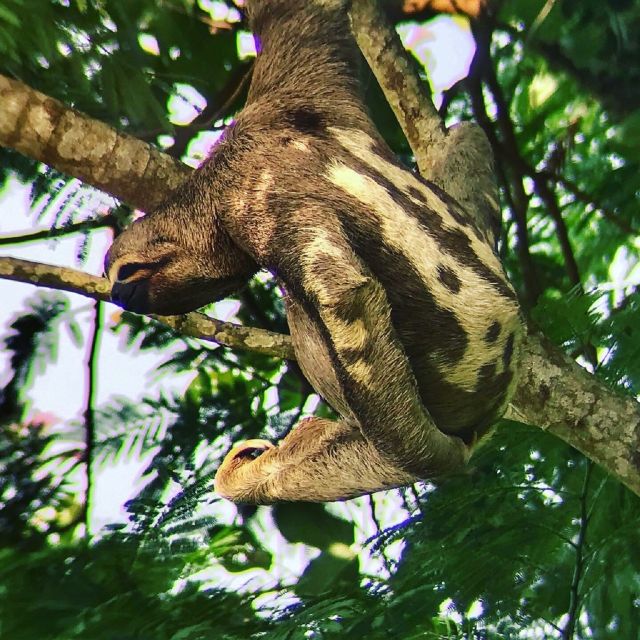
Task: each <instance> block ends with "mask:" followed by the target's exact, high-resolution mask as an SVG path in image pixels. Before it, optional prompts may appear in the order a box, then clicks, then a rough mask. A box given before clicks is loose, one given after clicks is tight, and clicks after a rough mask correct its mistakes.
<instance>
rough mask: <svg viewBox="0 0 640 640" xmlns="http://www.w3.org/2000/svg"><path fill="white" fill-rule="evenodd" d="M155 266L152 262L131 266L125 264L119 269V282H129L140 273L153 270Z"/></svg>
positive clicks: (131, 263) (132, 263)
mask: <svg viewBox="0 0 640 640" xmlns="http://www.w3.org/2000/svg"><path fill="white" fill-rule="evenodd" d="M153 266H154V265H153V263H152V262H130V263H129V264H124V265H122V266H121V267H120V268H119V269H118V276H117V280H119V281H120V282H122V281H124V280H128V279H129V278H132V277H133V276H135V275H136V274H138V273H139V272H140V271H143V270H146V269H153Z"/></svg>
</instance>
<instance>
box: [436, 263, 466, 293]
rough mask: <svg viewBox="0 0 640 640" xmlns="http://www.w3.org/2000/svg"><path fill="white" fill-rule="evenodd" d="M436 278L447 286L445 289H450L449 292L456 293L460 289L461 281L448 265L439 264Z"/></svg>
mask: <svg viewBox="0 0 640 640" xmlns="http://www.w3.org/2000/svg"><path fill="white" fill-rule="evenodd" d="M438 279H439V280H440V282H442V284H443V285H444V286H445V287H447V289H449V291H451V293H458V292H459V291H460V287H461V286H462V283H461V282H460V278H458V276H457V275H456V273H455V272H454V271H453V269H449V267H445V266H444V265H443V264H439V265H438Z"/></svg>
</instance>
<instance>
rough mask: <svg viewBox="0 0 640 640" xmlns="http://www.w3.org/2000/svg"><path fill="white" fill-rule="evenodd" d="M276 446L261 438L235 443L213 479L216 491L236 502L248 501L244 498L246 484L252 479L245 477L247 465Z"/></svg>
mask: <svg viewBox="0 0 640 640" xmlns="http://www.w3.org/2000/svg"><path fill="white" fill-rule="evenodd" d="M276 448H277V447H276V446H275V445H274V444H272V443H271V442H269V441H268V440H259V439H255V440H245V441H244V442H239V443H238V444H236V445H234V446H233V448H232V449H231V451H229V453H227V455H226V456H225V457H224V460H223V461H222V464H221V465H220V467H219V469H218V471H217V472H216V476H215V478H214V480H213V484H214V489H215V491H216V493H218V494H220V495H221V496H223V497H224V498H227V499H229V500H233V501H234V502H245V501H248V500H243V495H244V492H243V488H244V484H245V483H247V484H251V482H250V481H249V482H247V481H248V480H249V479H248V478H246V479H245V478H244V475H245V473H246V472H247V470H248V467H247V465H250V464H251V463H253V462H254V461H255V460H257V459H258V458H260V456H262V455H263V454H264V453H266V452H267V451H270V450H271V449H276ZM244 467H247V469H243V468H244ZM243 480H244V481H243Z"/></svg>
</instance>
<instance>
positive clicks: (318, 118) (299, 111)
mask: <svg viewBox="0 0 640 640" xmlns="http://www.w3.org/2000/svg"><path fill="white" fill-rule="evenodd" d="M286 119H287V122H288V123H289V124H290V125H291V126H292V127H293V128H294V129H296V130H297V131H300V133H306V134H307V135H311V136H321V135H323V134H324V133H325V130H326V125H325V122H324V118H323V117H322V115H321V114H320V113H319V112H318V111H316V110H315V109H314V108H313V107H298V108H296V109H292V110H291V111H287V113H286Z"/></svg>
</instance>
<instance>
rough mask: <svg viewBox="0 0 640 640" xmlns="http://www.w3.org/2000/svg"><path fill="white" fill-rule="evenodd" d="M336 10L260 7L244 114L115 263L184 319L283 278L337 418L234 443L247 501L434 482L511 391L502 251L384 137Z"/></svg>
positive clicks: (228, 493)
mask: <svg viewBox="0 0 640 640" xmlns="http://www.w3.org/2000/svg"><path fill="white" fill-rule="evenodd" d="M356 1H357V0H356ZM344 4H345V3H344V2H343V1H342V0H249V2H248V3H247V5H248V6H247V10H248V15H249V20H250V24H251V28H252V30H253V32H254V34H255V38H256V43H257V44H258V47H259V54H258V58H257V61H256V63H255V68H254V71H253V77H252V83H251V87H250V90H249V96H248V100H247V104H246V106H245V107H244V109H243V110H242V112H241V113H240V114H239V115H238V117H237V119H236V120H235V122H234V123H233V124H232V125H231V126H229V127H228V128H227V130H226V131H225V133H224V136H223V137H222V139H221V141H220V142H219V143H218V144H217V146H216V147H215V150H214V152H213V154H212V155H211V157H210V158H209V159H208V160H207V161H206V162H205V163H204V164H203V165H202V166H201V167H200V168H199V169H198V170H197V171H195V172H194V173H193V174H192V176H191V177H190V178H189V179H188V181H187V182H186V183H185V184H184V185H183V186H181V187H180V188H179V189H177V190H176V192H175V193H174V194H173V195H172V196H171V197H170V198H169V199H168V200H167V201H166V202H165V203H163V204H162V205H161V206H160V207H159V208H158V209H157V210H155V211H153V212H151V213H150V214H149V215H147V216H145V217H144V218H142V219H140V220H138V221H136V222H134V223H133V224H132V225H131V226H130V227H129V228H128V229H127V230H125V231H124V233H122V234H121V235H120V236H119V237H118V238H117V239H116V240H115V242H114V243H113V246H112V247H111V249H110V251H109V253H108V255H107V258H106V271H107V273H108V276H109V278H110V280H111V282H112V285H113V289H112V297H113V299H114V300H115V301H116V302H118V303H120V304H121V305H122V306H124V307H125V308H127V309H130V310H132V311H136V312H139V313H157V314H163V315H170V314H180V313H186V312H188V311H191V310H193V309H196V308H198V307H201V306H203V305H204V304H207V303H210V302H212V301H215V300H219V299H221V298H223V297H224V296H226V295H228V294H229V293H231V292H233V291H236V290H237V289H238V288H240V287H242V286H243V285H244V284H245V283H246V282H247V280H248V279H249V278H251V277H252V276H253V275H254V274H255V273H256V271H257V270H258V269H260V268H263V269H267V270H268V271H270V272H271V273H272V274H273V276H274V277H275V278H276V279H277V281H278V282H279V283H280V285H281V288H282V290H283V292H284V296H285V302H286V310H287V318H288V322H289V327H290V331H291V337H292V340H293V345H294V348H295V352H296V356H297V358H298V360H299V363H300V366H301V368H302V370H303V372H304V373H305V375H306V376H307V378H308V379H309V381H310V382H311V384H312V385H313V387H314V388H315V389H316V391H317V392H318V393H319V394H320V395H321V396H322V397H323V398H325V399H326V401H327V402H328V403H329V404H330V405H331V406H332V407H333V408H334V409H335V410H336V411H337V412H338V413H339V414H340V415H341V419H340V420H338V421H332V420H326V419H320V418H308V419H306V420H303V421H302V422H301V423H300V424H299V425H298V426H297V427H296V428H295V429H294V430H293V431H292V432H291V433H290V434H289V435H288V436H287V437H286V438H285V439H284V440H283V441H282V442H281V443H280V444H279V445H278V446H274V445H272V444H271V443H269V442H267V441H264V440H251V441H248V442H244V443H241V444H239V445H236V446H235V447H234V448H233V449H232V450H231V451H230V452H229V454H228V455H227V456H226V458H225V460H224V462H223V464H222V466H221V467H220V469H219V471H218V473H217V475H216V479H215V487H216V490H217V491H218V492H219V493H220V494H221V495H223V496H225V497H227V498H229V499H231V500H234V501H236V502H248V503H261V504H262V503H271V502H275V501H279V500H312V501H329V500H341V499H346V498H350V497H353V496H357V495H361V494H364V493H371V492H374V491H378V490H380V489H387V488H390V487H396V486H400V485H405V484H409V483H412V482H414V481H415V480H418V479H421V478H433V477H435V476H438V475H441V474H443V473H445V472H447V471H449V470H451V469H454V468H456V467H457V466H459V465H460V464H461V463H462V462H463V461H464V459H465V458H466V456H467V454H468V450H469V448H470V447H471V446H472V445H473V444H474V443H475V442H476V441H477V440H478V438H479V437H480V436H482V435H483V434H484V433H486V431H487V430H488V428H489V427H490V426H491V424H492V423H493V422H494V421H495V420H496V419H497V418H498V417H499V416H500V415H501V413H502V412H503V411H504V408H505V406H506V404H507V402H508V399H509V396H510V393H511V391H512V388H513V384H514V366H515V361H516V354H517V350H518V344H519V341H520V336H521V324H520V319H519V312H518V305H517V301H516V297H515V295H514V292H513V290H512V288H511V286H510V285H509V284H508V282H507V280H506V278H505V275H504V273H503V270H502V267H501V264H500V261H499V259H498V257H497V256H496V253H495V250H494V246H493V244H494V243H493V242H492V241H491V239H490V238H489V237H488V233H487V231H486V230H482V229H479V228H478V227H477V226H476V223H475V222H474V218H473V217H471V216H469V215H468V213H467V212H466V211H465V210H464V209H463V208H462V207H461V206H460V205H459V204H457V203H456V202H455V201H454V200H453V199H451V198H449V197H448V196H447V195H446V194H445V193H443V192H442V191H441V190H440V189H438V188H437V187H435V186H434V185H433V184H431V183H430V182H428V181H426V180H423V179H421V178H420V177H419V176H417V175H415V174H414V173H412V172H411V171H409V170H407V169H406V168H405V167H403V166H402V165H401V164H400V163H399V162H398V160H397V159H396V158H395V157H394V155H393V154H392V152H391V151H390V150H389V148H388V147H387V145H386V144H385V142H384V141H383V140H382V138H381V137H380V135H379V133H378V132H377V131H376V129H375V127H374V125H373V123H372V122H371V120H370V118H369V116H368V114H367V111H366V108H365V106H364V103H363V101H362V98H361V95H360V87H359V83H358V76H357V70H356V66H357V65H356V62H357V61H356V57H357V49H356V45H355V42H354V40H353V37H352V35H351V33H350V29H349V24H348V18H347V13H346V8H345V6H344ZM433 424H435V425H436V426H437V429H435V431H436V435H435V436H434V433H433V431H434V429H433ZM429 425H431V430H429Z"/></svg>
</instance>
